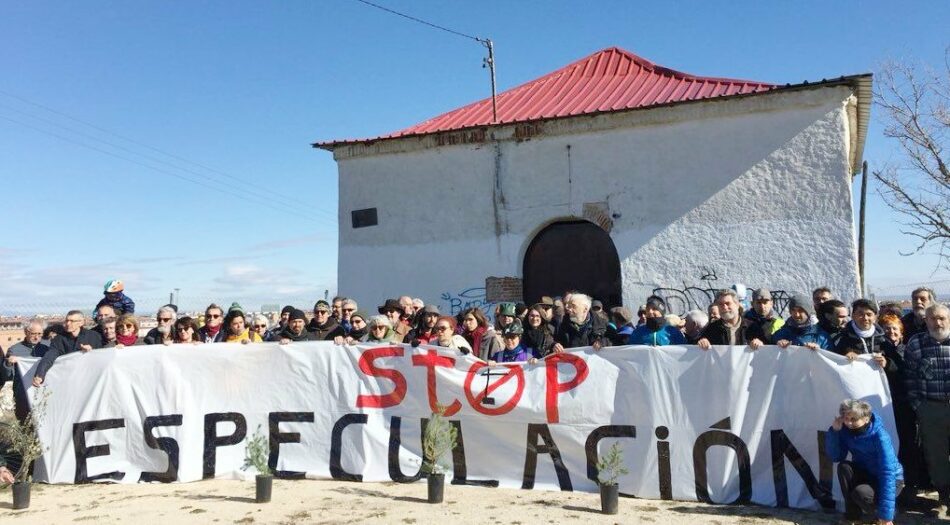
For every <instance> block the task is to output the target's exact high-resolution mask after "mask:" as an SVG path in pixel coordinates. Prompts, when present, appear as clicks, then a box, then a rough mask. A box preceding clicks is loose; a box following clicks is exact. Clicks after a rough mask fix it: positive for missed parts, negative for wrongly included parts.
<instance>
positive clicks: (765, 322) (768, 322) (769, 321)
mask: <svg viewBox="0 0 950 525" xmlns="http://www.w3.org/2000/svg"><path fill="white" fill-rule="evenodd" d="M745 318H746V319H748V320H749V321H750V322H751V323H752V324H753V326H755V333H757V334H761V336H762V337H760V338H759V339H760V340H761V341H762V342H763V343H765V344H768V345H770V344H772V343H773V342H774V341H777V339H775V336H774V334H775V332H777V331H778V330H779V329H781V328H782V326H783V325H785V320H784V319H782V318H781V317H778V316H776V315H775V310H772V311H771V312H769V316H768V317H762V316H761V315H759V313H758V312H756V311H755V310H754V309H753V310H749V311H748V312H746V313H745Z"/></svg>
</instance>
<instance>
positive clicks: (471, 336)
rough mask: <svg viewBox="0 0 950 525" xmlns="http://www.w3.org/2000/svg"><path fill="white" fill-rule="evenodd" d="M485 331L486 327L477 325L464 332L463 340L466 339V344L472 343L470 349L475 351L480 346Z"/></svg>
mask: <svg viewBox="0 0 950 525" xmlns="http://www.w3.org/2000/svg"><path fill="white" fill-rule="evenodd" d="M487 331H488V328H485V327H484V326H479V327H478V328H476V329H474V330H472V331H471V332H469V333H467V334H465V340H466V341H468V344H470V345H472V350H474V351H475V352H478V351H479V349H480V348H481V347H482V338H483V337H484V336H485V332H487Z"/></svg>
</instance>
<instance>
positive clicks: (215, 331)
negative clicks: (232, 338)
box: [205, 324, 224, 337]
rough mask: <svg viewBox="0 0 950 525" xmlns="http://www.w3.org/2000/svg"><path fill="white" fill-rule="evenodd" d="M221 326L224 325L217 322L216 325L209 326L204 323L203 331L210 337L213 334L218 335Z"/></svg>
mask: <svg viewBox="0 0 950 525" xmlns="http://www.w3.org/2000/svg"><path fill="white" fill-rule="evenodd" d="M222 326H224V325H222V324H219V325H218V326H211V325H209V324H206V325H205V333H206V334H208V335H209V336H210V337H214V336H216V335H218V332H220V331H221V327H222Z"/></svg>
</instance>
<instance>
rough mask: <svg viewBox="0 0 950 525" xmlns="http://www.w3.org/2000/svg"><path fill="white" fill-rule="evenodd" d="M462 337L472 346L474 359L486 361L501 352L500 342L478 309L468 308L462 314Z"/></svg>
mask: <svg viewBox="0 0 950 525" xmlns="http://www.w3.org/2000/svg"><path fill="white" fill-rule="evenodd" d="M461 318H462V336H463V337H464V338H465V340H466V341H468V344H470V345H471V346H472V350H473V353H474V354H475V357H477V358H479V359H481V360H483V361H487V360H488V358H489V357H491V356H492V355H494V354H495V353H496V352H498V351H499V350H501V348H502V346H501V340H499V338H498V337H497V336H496V335H495V330H494V329H493V328H492V327H491V325H490V324H489V323H488V318H486V317H485V314H483V313H482V311H481V309H479V308H469V309H467V310H465V311H464V312H462V315H461Z"/></svg>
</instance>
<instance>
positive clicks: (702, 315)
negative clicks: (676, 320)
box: [684, 310, 709, 326]
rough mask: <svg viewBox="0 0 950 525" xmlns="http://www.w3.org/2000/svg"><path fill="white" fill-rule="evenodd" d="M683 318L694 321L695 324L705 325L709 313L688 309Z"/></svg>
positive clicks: (707, 322) (707, 321)
mask: <svg viewBox="0 0 950 525" xmlns="http://www.w3.org/2000/svg"><path fill="white" fill-rule="evenodd" d="M684 319H685V320H686V321H692V322H693V323H696V324H697V325H702V326H706V325H707V324H709V315H708V314H706V312H704V311H702V310H690V311H688V312H686V315H685V316H684Z"/></svg>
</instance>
